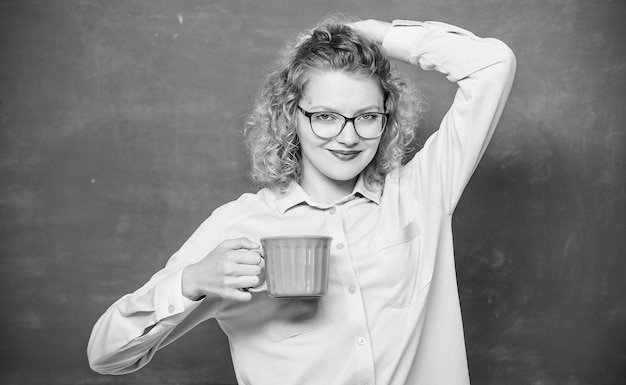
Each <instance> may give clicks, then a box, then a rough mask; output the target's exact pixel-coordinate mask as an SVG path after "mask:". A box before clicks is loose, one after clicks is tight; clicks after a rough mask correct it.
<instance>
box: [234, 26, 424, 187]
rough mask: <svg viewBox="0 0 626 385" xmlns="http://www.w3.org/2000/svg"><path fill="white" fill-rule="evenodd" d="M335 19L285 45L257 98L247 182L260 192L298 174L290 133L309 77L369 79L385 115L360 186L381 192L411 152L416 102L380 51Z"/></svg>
mask: <svg viewBox="0 0 626 385" xmlns="http://www.w3.org/2000/svg"><path fill="white" fill-rule="evenodd" d="M348 21H349V20H339V19H337V18H336V17H333V18H329V19H327V20H324V21H323V22H321V23H320V24H318V25H317V27H315V28H314V29H313V30H311V31H309V32H306V33H303V34H301V35H300V36H299V37H298V38H297V39H296V40H295V41H292V42H288V43H287V45H286V47H285V48H284V49H283V50H282V51H281V53H280V55H279V58H278V60H277V61H276V62H275V64H274V66H273V68H272V69H271V71H270V72H269V74H268V75H267V77H266V81H265V85H264V87H263V88H262V89H261V92H260V93H259V94H258V95H257V99H256V103H255V108H254V110H253V111H252V113H251V114H250V116H249V117H248V120H247V122H246V131H245V134H246V144H247V146H248V149H249V151H250V154H251V162H252V168H251V171H250V176H251V178H252V180H253V181H254V182H256V183H257V184H258V185H260V186H262V187H269V188H278V189H284V188H286V187H287V186H288V185H289V184H290V183H291V182H292V181H296V182H299V181H300V176H301V174H302V164H301V163H302V162H301V153H300V143H299V139H298V136H297V133H296V124H297V120H296V119H297V106H298V102H299V101H300V98H301V97H302V94H303V90H304V87H305V85H306V83H307V81H308V80H309V76H310V75H311V74H312V73H315V72H318V73H319V72H320V71H343V72H345V73H349V74H353V75H355V76H360V77H364V78H371V79H374V80H375V81H376V82H377V83H378V85H379V86H380V89H381V90H382V92H383V98H384V101H385V111H386V113H388V114H389V119H388V122H387V126H386V128H385V131H384V132H383V135H382V137H381V141H380V144H379V146H378V150H377V152H376V155H375V156H374V158H373V159H372V161H371V162H370V164H369V165H368V166H367V167H366V168H365V169H364V170H363V176H364V178H365V182H366V183H367V184H368V185H369V186H370V187H373V188H382V186H383V184H384V179H385V176H386V175H387V174H388V173H390V172H392V171H393V170H395V169H397V168H398V167H400V165H401V164H402V162H403V160H404V157H405V155H406V154H408V153H409V152H410V151H411V146H412V144H413V141H414V138H415V126H416V125H417V122H418V117H419V116H420V106H421V102H420V100H419V99H418V98H417V97H416V95H415V93H413V92H411V91H410V90H409V87H408V86H407V83H406V81H405V80H404V79H403V78H401V77H400V76H399V75H398V74H397V73H396V71H395V69H392V68H391V65H390V62H389V59H388V58H387V57H386V55H385V54H384V52H383V50H382V49H381V48H380V46H379V45H378V44H376V43H374V42H372V41H370V40H368V39H367V38H366V37H364V36H362V35H361V34H359V33H358V32H356V31H355V30H354V29H352V28H350V27H349V26H348V25H347V22H348Z"/></svg>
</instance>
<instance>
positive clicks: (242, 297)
mask: <svg viewBox="0 0 626 385" xmlns="http://www.w3.org/2000/svg"><path fill="white" fill-rule="evenodd" d="M224 298H228V299H232V300H235V301H240V302H248V301H250V300H251V299H252V294H251V293H249V292H247V291H245V290H239V289H227V290H226V292H225V293H224Z"/></svg>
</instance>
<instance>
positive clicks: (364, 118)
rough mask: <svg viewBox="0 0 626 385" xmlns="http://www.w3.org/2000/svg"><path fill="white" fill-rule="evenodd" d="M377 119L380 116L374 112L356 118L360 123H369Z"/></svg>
mask: <svg viewBox="0 0 626 385" xmlns="http://www.w3.org/2000/svg"><path fill="white" fill-rule="evenodd" d="M377 119H380V114H378V113H375V112H371V113H365V114H362V115H359V116H358V117H357V120H360V121H363V122H371V121H375V120H377Z"/></svg>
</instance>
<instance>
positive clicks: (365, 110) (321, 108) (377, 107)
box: [308, 104, 383, 116]
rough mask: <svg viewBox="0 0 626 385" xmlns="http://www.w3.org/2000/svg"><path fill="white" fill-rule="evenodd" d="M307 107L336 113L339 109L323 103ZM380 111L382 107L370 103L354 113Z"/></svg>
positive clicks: (317, 110)
mask: <svg viewBox="0 0 626 385" xmlns="http://www.w3.org/2000/svg"><path fill="white" fill-rule="evenodd" d="M308 108H309V109H311V110H316V111H315V112H336V113H340V112H339V111H337V109H336V108H332V107H329V106H325V105H316V106H311V107H308ZM372 110H376V111H372ZM382 111H383V109H382V108H380V106H379V105H377V104H372V105H370V106H367V107H364V108H361V109H359V110H357V111H356V115H360V114H363V113H366V112H382ZM356 115H355V116H356Z"/></svg>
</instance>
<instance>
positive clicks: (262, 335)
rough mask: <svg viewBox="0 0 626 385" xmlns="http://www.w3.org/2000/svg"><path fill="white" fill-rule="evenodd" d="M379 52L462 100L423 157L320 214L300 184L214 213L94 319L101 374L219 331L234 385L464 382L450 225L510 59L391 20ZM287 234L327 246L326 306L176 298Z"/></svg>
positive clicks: (443, 32) (499, 47) (449, 33)
mask: <svg viewBox="0 0 626 385" xmlns="http://www.w3.org/2000/svg"><path fill="white" fill-rule="evenodd" d="M383 46H384V48H385V49H386V51H387V52H388V53H389V54H390V55H391V56H392V57H394V58H396V59H399V60H403V61H406V62H410V63H412V64H414V65H419V66H420V67H421V68H423V69H425V70H431V69H434V70H437V71H439V72H441V73H443V74H444V75H445V76H446V77H447V78H448V79H449V80H450V81H452V82H456V83H457V85H458V87H459V88H458V91H457V93H456V96H455V98H454V103H453V105H452V107H451V108H450V110H449V111H448V112H447V114H446V115H445V117H444V119H443V121H442V123H441V126H440V128H439V130H438V131H437V132H436V133H434V134H433V135H432V136H431V137H430V138H429V139H428V140H427V142H426V144H425V145H424V147H423V149H422V150H420V151H419V152H418V153H417V154H416V156H415V157H414V158H413V159H412V160H411V161H410V162H409V163H408V164H407V165H406V166H404V167H403V168H402V169H400V170H398V171H397V172H394V173H392V174H390V175H388V176H387V178H386V180H385V186H384V190H383V191H382V193H380V192H377V191H370V190H368V189H367V188H366V186H365V184H364V183H363V181H362V180H359V181H358V182H357V185H356V186H355V188H354V191H353V193H352V194H350V195H349V196H347V197H345V198H344V199H342V200H341V201H338V202H336V203H335V204H333V205H323V204H318V203H316V202H314V201H313V200H312V199H311V198H310V197H309V196H308V195H307V194H306V192H305V191H304V190H302V188H301V187H300V186H299V185H297V184H295V183H294V184H293V185H292V188H291V189H290V190H289V191H288V192H286V193H284V194H281V195H277V194H275V193H274V192H272V191H270V190H267V189H264V190H261V191H259V192H258V193H257V194H244V195H242V196H241V197H240V198H239V199H238V200H236V201H234V202H231V203H228V204H226V205H224V206H222V207H220V208H218V209H217V210H215V211H214V213H213V214H212V215H211V216H210V217H209V218H208V219H207V220H206V221H205V222H204V223H203V224H202V225H201V226H200V227H199V228H198V229H197V230H196V232H195V233H194V234H193V235H192V236H191V237H190V238H189V240H188V241H187V242H185V244H184V245H183V246H182V247H181V248H180V250H179V251H178V252H176V253H175V254H174V255H173V256H172V257H171V258H170V260H169V261H168V263H167V265H166V266H165V268H164V269H162V270H161V271H159V272H157V273H156V274H155V275H154V276H153V277H152V278H151V279H150V280H149V281H148V282H147V283H146V284H145V285H144V286H143V287H141V288H140V289H138V290H137V291H136V292H134V293H131V294H128V295H126V296H124V297H122V298H121V299H120V300H118V301H117V302H116V303H115V304H113V305H112V306H111V307H110V308H109V309H108V310H107V311H106V312H105V313H104V315H103V316H102V317H101V318H100V319H99V320H98V322H97V323H96V325H95V326H94V329H93V332H92V335H91V338H90V341H89V346H88V355H89V359H90V364H91V366H92V368H93V369H94V370H96V371H98V372H101V373H109V374H123V373H129V372H132V371H135V370H138V369H139V368H141V367H142V366H144V365H146V364H147V363H148V362H149V361H150V359H151V358H152V356H153V355H154V354H155V352H156V350H157V349H158V348H162V347H164V346H165V345H167V344H169V343H171V342H172V341H174V340H176V339H177V338H178V337H180V336H181V335H182V334H184V333H185V332H186V331H188V330H190V329H191V328H193V327H194V326H196V325H197V324H199V323H200V322H202V321H205V320H207V319H209V318H216V319H217V321H218V323H219V325H220V326H221V327H222V329H223V330H224V332H225V333H226V334H227V335H228V338H229V341H230V347H231V353H232V359H233V364H234V368H235V373H236V376H237V380H238V381H239V383H240V384H255V385H262V384H267V385H277V384H294V385H306V384H320V385H329V384H337V385H340V384H341V385H348V384H349V385H354V384H360V385H368V384H369V385H373V384H383V385H391V384H396V385H404V384H445V385H460V384H468V383H469V375H468V368H467V359H466V354H465V344H464V337H463V326H462V321H461V311H460V304H459V298H458V290H457V284H456V275H455V267H454V252H453V244H452V229H451V221H452V213H453V211H454V208H455V206H456V204H457V202H458V201H459V198H460V196H461V193H462V192H463V189H464V188H465V186H466V184H467V182H468V181H469V178H470V177H471V175H472V173H473V172H474V170H475V168H476V166H477V164H478V161H479V159H480V158H481V156H482V154H483V152H484V151H485V148H486V146H487V143H488V142H489V139H490V137H491V135H492V133H493V130H494V129H495V127H496V124H497V121H498V119H499V117H500V114H501V111H502V109H503V107H504V104H505V101H506V98H507V96H508V93H509V91H510V88H511V85H512V83H513V76H514V72H515V57H514V56H513V54H512V52H511V51H510V49H509V48H508V47H507V46H506V45H505V44H503V43H502V42H500V41H498V40H496V39H481V38H478V37H476V36H475V35H473V34H472V33H470V32H468V31H465V30H463V29H460V28H457V27H454V26H451V25H447V24H443V23H436V22H425V23H420V22H409V21H395V22H394V26H393V28H392V29H391V30H390V31H389V32H388V34H387V36H386V37H385V40H384V42H383ZM286 234H318V235H327V236H331V237H333V242H332V245H331V264H330V278H329V290H328V293H327V294H326V295H325V296H324V297H322V298H321V299H306V300H304V299H295V300H285V299H272V298H269V297H268V296H267V293H266V292H259V293H254V294H253V298H252V300H251V301H250V302H245V303H241V302H234V301H229V300H220V299H210V300H209V299H204V300H201V301H196V302H194V301H190V300H188V299H186V298H185V297H184V296H183V295H182V293H181V276H182V270H183V268H184V267H185V266H187V265H189V264H192V263H195V262H197V261H199V260H200V259H202V258H203V257H204V256H206V255H207V254H208V253H209V252H210V251H212V250H213V249H214V248H215V247H216V246H217V245H218V244H219V243H220V242H222V241H223V240H225V239H230V238H238V237H247V238H249V239H251V240H253V241H255V242H258V241H259V239H260V238H262V237H266V236H272V235H286ZM147 329H148V330H149V332H148V333H147V334H145V335H144V331H145V330H147ZM210 348H211V347H207V349H210Z"/></svg>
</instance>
